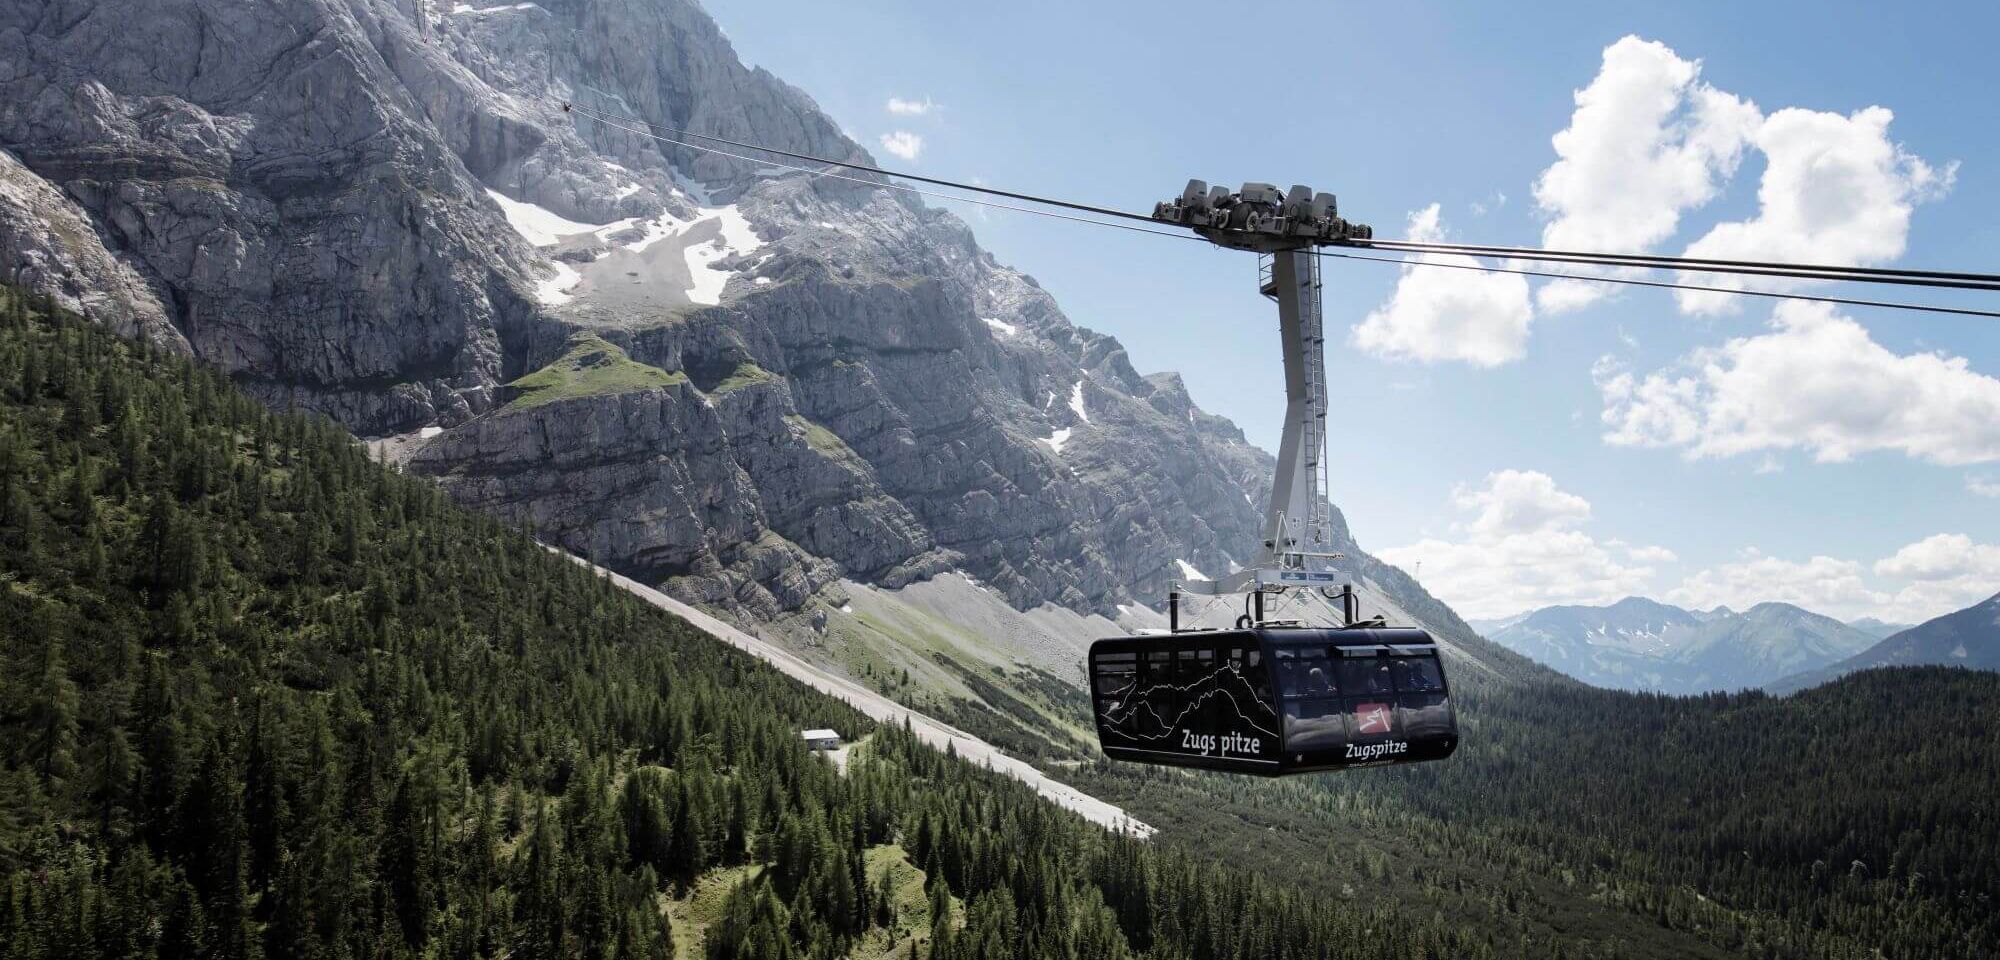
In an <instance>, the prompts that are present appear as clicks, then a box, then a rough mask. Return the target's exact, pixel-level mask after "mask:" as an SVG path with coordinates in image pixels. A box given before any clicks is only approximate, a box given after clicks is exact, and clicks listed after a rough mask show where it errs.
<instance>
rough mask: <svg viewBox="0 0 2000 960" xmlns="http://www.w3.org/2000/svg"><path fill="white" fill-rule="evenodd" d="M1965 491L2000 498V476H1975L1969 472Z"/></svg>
mask: <svg viewBox="0 0 2000 960" xmlns="http://www.w3.org/2000/svg"><path fill="white" fill-rule="evenodd" d="M1965 492H1967V493H1970V494H1973V495H1975V496H1981V497H1995V498H2000V477H1975V476H1972V475H1970V474H1968V475H1967V476H1966V478H1965Z"/></svg>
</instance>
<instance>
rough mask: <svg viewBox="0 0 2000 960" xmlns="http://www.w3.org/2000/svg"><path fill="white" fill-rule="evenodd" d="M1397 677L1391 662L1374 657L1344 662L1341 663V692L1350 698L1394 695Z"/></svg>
mask: <svg viewBox="0 0 2000 960" xmlns="http://www.w3.org/2000/svg"><path fill="white" fill-rule="evenodd" d="M1395 691H1396V680H1395V675H1394V674H1393V673H1392V672H1391V670H1390V667H1389V661H1387V660H1382V659H1378V658H1374V657H1369V658H1365V659H1353V660H1343V661H1341V663H1340V692H1342V693H1344V694H1347V695H1348V696H1359V695H1362V694H1372V693H1394V692H1395Z"/></svg>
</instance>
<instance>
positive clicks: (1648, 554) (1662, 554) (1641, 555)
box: [1621, 545, 1680, 563]
mask: <svg viewBox="0 0 2000 960" xmlns="http://www.w3.org/2000/svg"><path fill="white" fill-rule="evenodd" d="M1621 546H1622V545H1621ZM1624 550H1625V555H1626V556H1627V557H1630V558H1631V559H1632V560H1634V561H1635V562H1638V563H1672V562H1674V561H1676V560H1679V559H1680V557H1678V556H1675V555H1674V552H1673V551H1672V550H1669V549H1667V548H1666V547H1625V548H1624Z"/></svg>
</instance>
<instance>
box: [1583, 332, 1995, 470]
mask: <svg viewBox="0 0 2000 960" xmlns="http://www.w3.org/2000/svg"><path fill="white" fill-rule="evenodd" d="M1771 327H1772V331H1771V332H1770V333H1765V334H1761V335H1758V336H1753V337H1741V338H1737V339H1734V340H1730V341H1729V342H1728V343H1726V344H1724V345H1723V346H1722V347H1720V348H1714V349H1704V350H1700V351H1696V352H1695V353H1694V354H1693V355H1692V356H1690V357H1689V358H1688V359H1687V360H1686V361H1685V362H1684V364H1683V369H1681V370H1677V371H1669V372H1658V373H1652V374H1648V375H1646V376H1645V377H1644V378H1643V379H1642V378H1638V377H1635V376H1634V375H1633V374H1631V373H1630V372H1627V371H1625V370H1623V369H1621V368H1620V367H1619V366H1618V365H1617V364H1615V363H1612V362H1609V361H1608V360H1600V361H1599V362H1598V364H1597V366H1596V367H1595V368H1594V370H1593V375H1594V377H1595V379H1596V381H1597V385H1598V389H1599V392H1600V393H1601V394H1602V395H1603V398H1604V413H1603V420H1604V422H1605V424H1606V425H1607V426H1608V427H1609V429H1608V430H1607V431H1606V433H1605V434H1604V439H1605V441H1606V442H1608V443H1612V444H1616V445H1628V446H1649V447H1681V448H1684V450H1685V452H1686V455H1687V456H1688V457H1690V458H1698V457H1726V456H1733V455H1736V454H1741V453H1748V452H1752V451H1759V450H1766V451H1768V450H1786V449H1801V450H1809V451H1811V452H1812V453H1813V455H1814V456H1815V457H1816V458H1817V459H1818V460H1820V461H1821V462H1830V461H1843V460H1848V459H1851V458H1852V457H1854V456H1855V455H1856V454H1861V453H1867V452H1870V451H1876V450H1891V451H1897V452H1900V453H1903V454H1904V455H1906V456H1910V457H1914V458H1918V459H1923V460H1928V461H1931V462H1933V463H1939V464H1947V465H1963V464H1970V463H1981V462H1988V461H1995V460H2000V379H1995V378H1993V377H1990V376H1987V375H1985V374H1981V373H1978V372H1976V371H1974V370H1972V369H1971V366H1970V365H1969V364H1968V363H1967V361H1966V360H1965V359H1964V358H1963V357H1952V356H1947V355H1945V354H1942V353H1913V354H1897V353H1894V352H1891V351H1890V350H1889V349H1887V348H1886V347H1883V346H1882V345H1881V344H1878V343H1876V342H1875V341H1874V340H1873V339H1871V338H1870V337H1869V335H1868V331H1867V330H1866V329H1864V328H1863V327H1862V326H1861V324H1859V323H1856V322H1855V321H1854V320H1852V319H1849V318H1847V317H1844V316H1841V315H1839V314H1836V313H1835V312H1834V311H1833V309H1832V307H1831V306H1829V305H1826V304H1814V303H1785V304H1781V305H1779V306H1778V307H1777V309H1776V310H1775V311H1774V312H1773V319H1772V324H1771Z"/></svg>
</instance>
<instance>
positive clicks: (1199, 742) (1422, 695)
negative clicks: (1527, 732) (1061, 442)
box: [1090, 180, 1458, 776]
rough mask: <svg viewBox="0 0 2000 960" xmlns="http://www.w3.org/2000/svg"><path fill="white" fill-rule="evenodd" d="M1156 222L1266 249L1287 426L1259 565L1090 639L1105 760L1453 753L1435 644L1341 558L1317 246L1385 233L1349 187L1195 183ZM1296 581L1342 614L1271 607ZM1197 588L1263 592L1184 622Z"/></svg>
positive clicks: (1229, 763) (1264, 275) (1238, 763)
mask: <svg viewBox="0 0 2000 960" xmlns="http://www.w3.org/2000/svg"><path fill="white" fill-rule="evenodd" d="M1152 219H1154V220H1156V221H1159V222H1161V223H1167V224H1174V225H1178V226H1183V227H1187V228H1190V229H1192V230H1193V231H1194V232H1195V233H1196V234H1197V235H1199V236H1201V237H1203V238H1205V239H1207V240H1209V241H1210V242H1212V243H1214V244H1216V245H1218V246H1222V247H1227V248H1231V249H1236V250H1247V251H1251V252H1254V253H1256V254H1258V256H1259V269H1258V290H1259V292H1261V293H1262V294H1263V295H1264V296H1266V297H1268V298H1270V299H1271V300H1274V301H1276V302H1277V304H1278V339H1279V342H1280V344H1281V345H1282V347H1283V351H1284V368H1285V429H1284V434H1283V437H1282V439H1281V440H1280V442H1279V446H1278V467H1277V472H1276V474H1275V475H1274V476H1273V478H1272V483H1271V502H1270V503H1269V504H1268V505H1267V507H1266V510H1265V514H1264V526H1263V533H1264V537H1263V542H1262V545H1261V546H1260V548H1259V551H1258V555H1257V557H1256V559H1255V561H1254V562H1253V563H1251V565H1250V566H1249V567H1248V568H1247V569H1243V570H1240V571H1237V572H1236V573H1232V574H1230V575H1229V576H1226V577H1223V578H1222V579H1220V580H1213V581H1193V582H1185V583H1183V582H1176V583H1175V584H1173V586H1172V588H1171V589H1170V590H1169V591H1168V594H1167V618H1168V619H1167V622H1168V630H1167V632H1166V633H1165V634H1159V635H1154V636H1138V637H1118V638H1113V639H1109V640H1099V641H1097V642H1096V643H1094V644H1092V645H1091V648H1090V674H1091V676H1090V682H1091V699H1092V706H1093V709H1094V712H1095V714H1096V720H1097V734H1098V742H1099V744H1100V745H1101V746H1102V747H1103V749H1104V752H1105V755H1107V756H1109V757H1112V758H1114V759H1119V760H1132V761H1137V762H1140V763H1153V764H1165V765H1169V766H1191V767H1206V768H1209V769H1216V770H1225V771H1231V772H1240V773H1254V774H1262V775H1265V776H1282V775H1285V774H1294V773H1312V772H1317V771H1323V770H1337V769H1341V768H1344V767H1351V766H1360V765H1377V764H1392V763H1411V762H1416V761H1421V760H1438V759H1442V758H1444V757H1447V756H1450V755H1451V752H1452V751H1453V750H1454V749H1456V748H1457V746H1458V726H1457V722H1456V721H1455V719H1454V718H1453V716H1452V710H1451V702H1450V698H1449V694H1448V691H1447V690H1446V688H1445V679H1444V662H1443V660H1442V659H1441V658H1440V657H1439V656H1438V645H1437V642H1436V640H1435V639H1434V638H1433V637H1431V635H1430V634H1428V633H1425V632H1424V631H1422V630H1417V629H1408V628H1404V629H1390V628H1387V627H1386V626H1384V625H1383V624H1382V622H1381V621H1379V620H1375V621H1368V622H1360V621H1358V620H1357V618H1356V602H1355V596H1354V590H1353V586H1352V585H1351V584H1344V583H1341V582H1340V575H1339V573H1338V572H1336V571H1335V570H1333V569H1332V562H1333V561H1335V560H1338V559H1341V556H1340V554H1338V553H1335V552H1334V551H1333V543H1332V529H1331V528H1332V517H1331V515H1330V513H1331V507H1330V506H1329V503H1328V499H1327V481H1328V477H1327V456H1326V427H1327V423H1326V420H1327V401H1326V333H1325V329H1324V326H1323V323H1322V320H1321V316H1320V288H1321V284H1320V272H1319V261H1320V256H1319V252H1318V248H1319V247H1321V246H1334V245H1339V246H1350V245H1353V244H1355V243H1356V242H1357V241H1366V240H1368V239H1370V238H1372V237H1373V235H1374V232H1373V231H1372V230H1370V229H1369V228H1368V227H1367V226H1365V225H1363V224H1357V223H1350V222H1348V221H1346V220H1344V219H1342V218H1341V217H1340V215H1339V210H1338V209H1337V206H1336V203H1335V200H1334V197H1333V195H1332V194H1328V193H1315V192H1314V191H1313V190H1312V189H1311V188H1308V187H1304V186H1294V187H1292V188H1291V189H1290V190H1288V191H1284V192H1280V191H1279V190H1278V188H1277V187H1275V186H1273V185H1271V184H1268V183H1246V184H1244V185H1243V188H1242V189H1241V190H1238V191H1235V192H1231V191H1230V190H1229V189H1228V188H1227V187H1220V186H1218V187H1215V188H1213V189H1211V188H1210V187H1209V186H1208V184H1206V183H1203V182H1202V181H1200V180H1190V181H1188V185H1187V188H1186V189H1185V190H1183V191H1181V195H1180V197H1178V198H1177V199H1174V200H1169V201H1167V202H1165V203H1162V204H1159V205H1158V206H1157V207H1155V208H1154V211H1153V217H1152ZM1336 587H1338V592H1335V588H1336ZM1291 591H1299V592H1301V593H1303V594H1305V595H1307V596H1312V597H1317V598H1319V599H1323V600H1326V601H1330V602H1331V601H1338V602H1339V603H1340V609H1339V623H1340V625H1339V626H1337V627H1330V628H1329V627H1315V626H1311V625H1308V624H1307V623H1306V622H1304V621H1302V620H1296V619H1285V620H1278V619H1267V618H1266V617H1265V609H1264V597H1265V595H1266V594H1283V593H1287V592H1291ZM1184 593H1186V594H1197V595H1205V596H1222V595H1234V594H1247V595H1248V597H1249V603H1248V610H1247V611H1246V612H1245V613H1244V614H1243V616H1242V617H1240V618H1239V619H1238V620H1237V621H1236V629H1234V630H1214V629H1206V628H1200V627H1187V628H1184V627H1183V626H1182V623H1181V615H1180V614H1181V610H1180V607H1181V597H1182V595H1183V594H1184Z"/></svg>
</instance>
